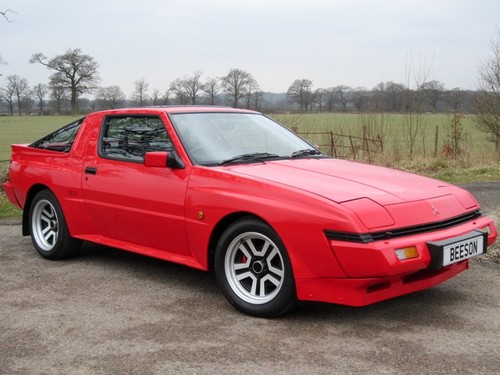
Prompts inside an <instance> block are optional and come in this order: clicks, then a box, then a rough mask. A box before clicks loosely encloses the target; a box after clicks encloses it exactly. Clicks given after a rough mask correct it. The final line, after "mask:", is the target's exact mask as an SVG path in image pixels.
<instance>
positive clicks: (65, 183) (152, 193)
mask: <svg viewBox="0 0 500 375" xmlns="http://www.w3.org/2000/svg"><path fill="white" fill-rule="evenodd" d="M3 189H4V191H5V193H6V194H7V196H8V198H9V199H10V201H11V202H12V203H13V204H15V205H17V206H19V207H21V208H22V209H23V210H24V215H23V234H24V235H31V237H32V240H33V244H34V246H35V248H36V250H37V251H38V252H39V253H40V255H41V256H43V257H45V258H48V259H60V258H64V257H68V256H71V255H73V254H75V252H77V251H78V248H79V246H80V244H81V241H82V240H85V241H91V242H95V243H100V244H104V245H108V246H113V247H116V248H121V249H124V250H128V251H133V252H136V253H140V254H144V255H148V256H152V257H156V258H161V259H164V260H168V261H172V262H178V263H181V264H184V265H187V266H190V267H195V268H198V269H202V270H209V269H214V270H215V275H216V278H217V281H218V283H219V284H220V286H221V289H222V291H223V293H224V295H225V296H226V298H227V299H228V300H229V302H231V303H232V304H233V305H234V306H236V307H237V308H238V309H240V310H241V311H243V312H245V313H248V314H251V315H255V316H262V317H271V316H276V315H279V314H282V313H285V312H286V311H288V310H290V309H291V308H293V307H294V306H295V305H296V303H297V301H323V302H331V303H339V304H345V305H351V306H363V305H367V304H370V303H374V302H377V301H381V300H385V299H388V298H392V297H396V296H399V295H402V294H406V293H410V292H414V291H417V290H422V289H424V288H428V287H431V286H433V285H436V284H438V283H440V282H442V281H444V280H446V279H449V278H451V277H453V276H455V275H456V274H458V273H459V272H461V271H464V270H465V269H467V268H468V259H469V258H471V257H473V256H477V255H480V254H483V253H484V252H486V249H487V246H488V245H489V244H492V243H493V242H494V241H495V239H496V237H497V230H496V228H495V226H494V224H493V222H492V220H490V219H489V218H487V217H485V216H484V215H483V214H482V213H481V211H480V208H479V205H478V203H477V202H476V200H475V199H474V198H473V197H472V196H471V194H469V193H468V192H467V191H464V190H462V189H460V188H458V187H455V186H453V185H450V184H448V183H444V182H441V181H437V180H433V179H430V178H425V177H420V176H416V175H413V174H409V173H404V172H401V171H397V170H392V169H386V168H381V167H376V166H371V165H365V164H360V163H353V162H349V161H345V160H337V159H334V158H331V157H329V156H326V155H324V154H322V153H321V152H320V151H318V150H317V149H316V148H315V147H313V146H312V145H311V144H309V143H308V142H306V141H305V140H303V139H301V138H300V137H298V136H297V135H296V134H294V133H293V132H291V131H289V130H288V129H287V128H285V127H283V126H282V125H280V124H278V123H276V122H275V121H273V120H272V119H270V118H268V117H266V116H265V115H263V114H261V113H257V112H253V111H245V110H239V109H231V108H218V107H163V108H136V109H119V110H109V111H102V112H96V113H92V114H89V115H88V116H86V117H85V118H83V119H80V120H77V121H75V122H73V123H71V124H69V125H67V126H66V127H64V128H62V129H60V130H58V131H56V132H54V133H52V134H49V135H48V136H46V137H44V138H42V139H40V140H38V141H36V142H34V143H32V144H30V145H13V146H12V159H11V164H10V168H9V179H8V181H7V182H5V183H4V184H3Z"/></svg>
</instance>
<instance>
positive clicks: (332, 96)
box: [324, 87, 338, 112]
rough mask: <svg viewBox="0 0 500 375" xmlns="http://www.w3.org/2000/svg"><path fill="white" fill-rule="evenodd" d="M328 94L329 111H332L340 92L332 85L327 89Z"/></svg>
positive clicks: (326, 93) (327, 104)
mask: <svg viewBox="0 0 500 375" xmlns="http://www.w3.org/2000/svg"><path fill="white" fill-rule="evenodd" d="M324 93H325V96H326V106H327V108H328V112H332V111H333V109H334V107H335V100H336V98H337V95H338V92H337V90H336V89H335V87H330V88H327V89H326V90H325V92H324Z"/></svg>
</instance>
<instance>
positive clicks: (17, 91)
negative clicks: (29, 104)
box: [4, 74, 30, 115]
mask: <svg viewBox="0 0 500 375" xmlns="http://www.w3.org/2000/svg"><path fill="white" fill-rule="evenodd" d="M4 91H5V94H6V95H5V96H4V99H5V100H6V101H7V102H8V103H9V110H10V114H11V115H13V114H14V107H13V98H14V97H15V98H16V100H17V111H18V114H19V115H21V114H22V107H23V100H24V99H25V97H27V96H29V94H30V89H29V84H28V81H27V80H26V79H25V78H21V77H19V76H18V75H17V74H14V75H11V76H8V77H7V88H6V89H5V90H4Z"/></svg>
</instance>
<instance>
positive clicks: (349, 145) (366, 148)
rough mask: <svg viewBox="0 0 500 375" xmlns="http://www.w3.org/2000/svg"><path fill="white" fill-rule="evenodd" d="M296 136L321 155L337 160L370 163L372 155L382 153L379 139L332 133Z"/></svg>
mask: <svg viewBox="0 0 500 375" xmlns="http://www.w3.org/2000/svg"><path fill="white" fill-rule="evenodd" d="M297 134H299V135H300V136H302V137H303V138H305V139H307V140H308V141H309V142H310V143H312V144H314V145H316V146H318V147H319V149H320V150H321V151H322V152H323V153H325V154H328V155H330V156H334V157H336V158H339V159H354V160H366V161H368V162H371V161H372V160H373V156H374V154H376V153H381V152H383V151H384V143H383V141H382V138H381V137H376V138H368V137H357V136H353V135H345V134H337V133H334V132H308V133H300V132H298V133H297Z"/></svg>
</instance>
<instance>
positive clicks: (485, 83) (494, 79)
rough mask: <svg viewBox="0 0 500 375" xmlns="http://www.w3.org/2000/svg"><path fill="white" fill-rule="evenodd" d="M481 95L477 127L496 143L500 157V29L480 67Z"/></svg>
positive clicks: (476, 107) (476, 103) (476, 119)
mask: <svg viewBox="0 0 500 375" xmlns="http://www.w3.org/2000/svg"><path fill="white" fill-rule="evenodd" d="M479 79H480V87H479V96H478V98H477V100H476V101H475V103H474V106H475V109H476V113H477V114H476V117H475V122H476V124H477V127H478V128H479V129H480V130H481V131H483V132H485V133H486V134H487V135H488V138H489V140H490V141H491V142H493V143H494V144H495V151H496V153H497V156H498V157H499V158H500V29H498V30H497V35H496V39H495V40H493V41H492V42H491V55H490V56H489V57H488V58H487V59H486V60H485V61H483V62H482V64H481V66H480V68H479Z"/></svg>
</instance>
